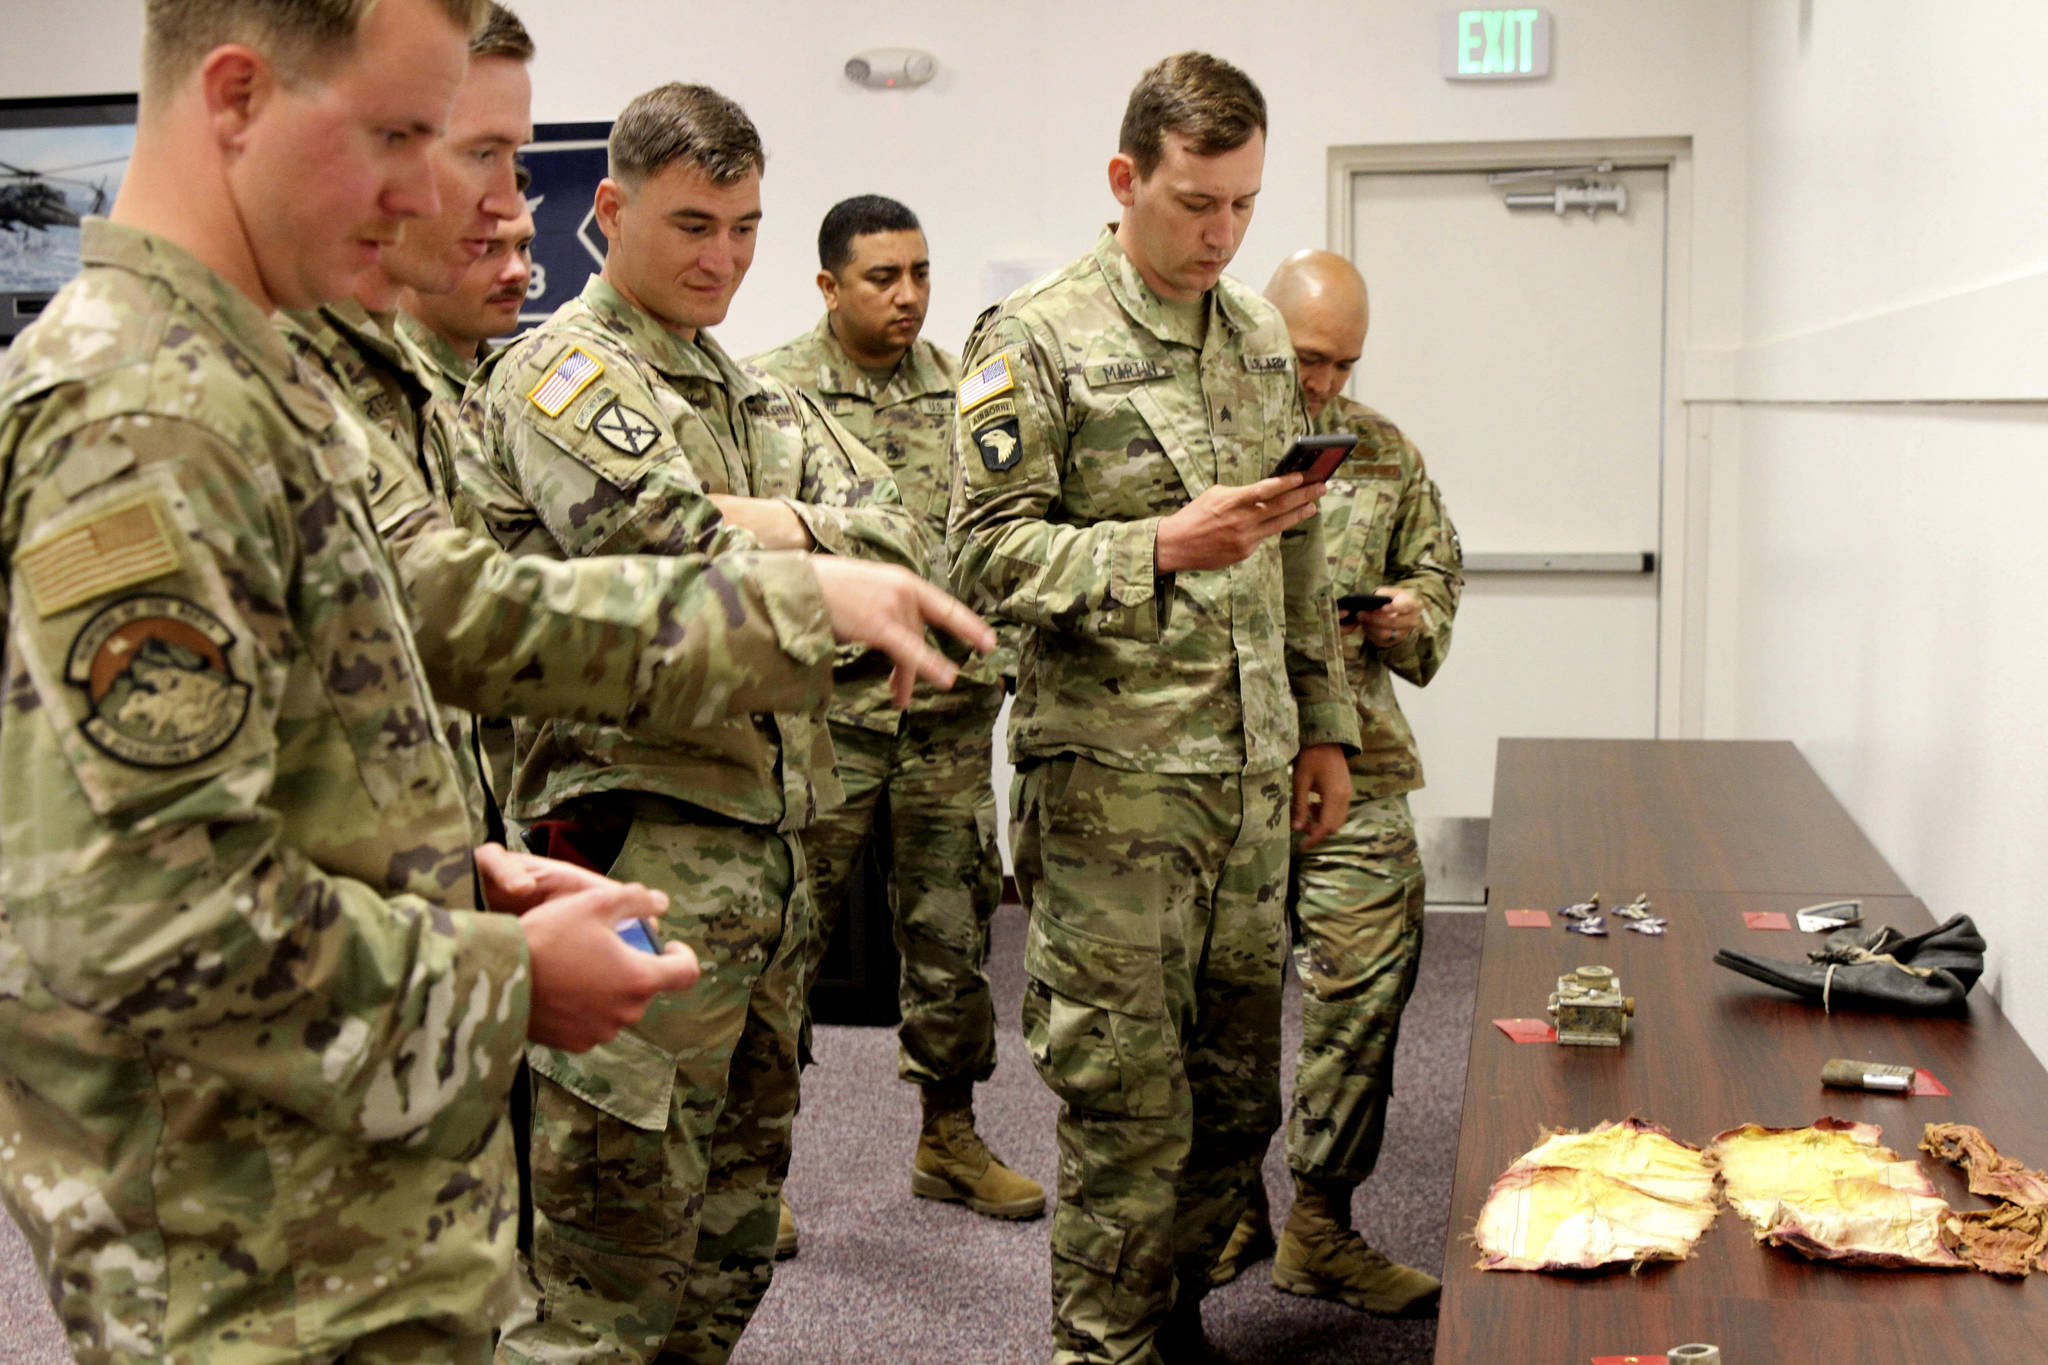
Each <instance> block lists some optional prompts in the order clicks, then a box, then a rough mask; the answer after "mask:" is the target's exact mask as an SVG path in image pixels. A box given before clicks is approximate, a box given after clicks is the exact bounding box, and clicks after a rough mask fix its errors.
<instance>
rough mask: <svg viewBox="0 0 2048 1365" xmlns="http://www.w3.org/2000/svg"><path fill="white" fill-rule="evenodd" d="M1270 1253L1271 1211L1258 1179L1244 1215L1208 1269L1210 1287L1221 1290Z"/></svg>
mask: <svg viewBox="0 0 2048 1365" xmlns="http://www.w3.org/2000/svg"><path fill="white" fill-rule="evenodd" d="M1272 1254H1273V1210H1272V1207H1271V1206H1270V1205H1269V1204H1268V1203H1267V1202H1266V1182H1265V1180H1264V1179H1263V1178H1261V1179H1258V1180H1256V1181H1254V1182H1253V1183H1252V1188H1251V1200H1250V1202H1248V1203H1247V1204H1246V1205H1245V1206H1244V1215H1243V1216H1242V1217H1241V1218H1239V1219H1238V1220H1237V1226H1236V1227H1234V1228H1232V1229H1231V1230H1230V1240H1229V1241H1228V1242H1225V1243H1224V1244H1223V1252H1222V1254H1221V1255H1219V1256H1218V1257H1217V1258H1216V1264H1215V1265H1212V1266H1210V1267H1209V1287H1210V1288H1211V1289H1220V1288H1222V1287H1223V1286H1224V1285H1226V1284H1229V1283H1230V1282H1231V1281H1232V1280H1235V1279H1236V1278H1237V1277H1238V1276H1240V1275H1242V1274H1244V1272H1245V1268H1246V1267H1247V1266H1252V1265H1257V1264H1258V1263H1259V1262H1260V1261H1263V1260H1265V1259H1266V1258H1267V1257H1268V1256H1271V1255H1272Z"/></svg>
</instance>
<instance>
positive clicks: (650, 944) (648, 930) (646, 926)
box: [616, 919, 661, 957]
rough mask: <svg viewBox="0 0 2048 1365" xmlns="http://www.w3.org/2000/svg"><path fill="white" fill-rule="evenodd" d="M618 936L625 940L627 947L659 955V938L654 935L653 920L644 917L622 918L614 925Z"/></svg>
mask: <svg viewBox="0 0 2048 1365" xmlns="http://www.w3.org/2000/svg"><path fill="white" fill-rule="evenodd" d="M616 927H617V929H618V931H619V937H620V938H622V939H624V940H626V944H627V946H628V947H632V948H638V949H639V950H640V951H641V952H643V953H653V954H654V955H655V956H656V957H659V956H661V940H660V938H658V937H657V936H656V933H655V928H654V921H652V920H645V919H622V920H620V921H619V922H618V925H617V926H616Z"/></svg>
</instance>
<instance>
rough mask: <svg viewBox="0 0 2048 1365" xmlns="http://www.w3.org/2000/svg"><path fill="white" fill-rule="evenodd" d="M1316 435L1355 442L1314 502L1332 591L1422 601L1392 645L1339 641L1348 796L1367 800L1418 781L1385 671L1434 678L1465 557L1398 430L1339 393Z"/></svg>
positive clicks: (1411, 742)
mask: <svg viewBox="0 0 2048 1365" xmlns="http://www.w3.org/2000/svg"><path fill="white" fill-rule="evenodd" d="M1316 431H1317V432H1318V433H1323V434H1328V433H1333V432H1339V431H1348V432H1351V433H1352V434H1354V435H1356V436H1357V437H1358V448H1357V449H1356V450H1354V451H1353V452H1352V453H1351V457H1350V458H1349V459H1348V460H1346V461H1345V462H1344V463H1343V465H1341V466H1340V467H1339V468H1338V470H1337V474H1336V477H1335V478H1333V479H1331V480H1330V491H1329V492H1328V493H1326V494H1324V495H1323V502H1322V512H1321V520H1322V522H1323V534H1324V536H1325V537H1326V539H1327V541H1328V544H1329V548H1330V577H1331V579H1332V581H1333V582H1334V583H1335V584H1336V589H1337V592H1338V594H1339V595H1340V596H1341V595H1344V594H1347V593H1369V592H1379V591H1382V590H1384V589H1387V588H1405V589H1406V590H1408V591H1409V592H1412V593H1414V594H1415V595H1416V596H1417V597H1418V598H1420V599H1421V600H1422V624H1421V625H1420V626H1419V627H1418V628H1417V629H1416V632H1415V634H1414V635H1413V636H1411V637H1410V638H1408V639H1406V640H1403V641H1402V642H1401V643H1400V644H1399V645H1398V646H1396V647H1395V648H1393V649H1386V650H1383V649H1376V648H1374V647H1373V646H1372V645H1370V644H1366V643H1364V642H1363V638H1362V636H1347V637H1345V639H1346V642H1347V644H1351V647H1352V650H1353V651H1354V652H1352V653H1350V654H1349V656H1348V657H1347V659H1346V661H1345V666H1346V668H1347V670H1348V671H1349V673H1350V677H1351V691H1352V694H1353V695H1354V696H1355V697H1356V698H1357V701H1358V729H1359V734H1360V738H1361V741H1362V742H1361V743H1360V745H1359V751H1358V753H1357V754H1355V755H1354V756H1353V757H1352V759H1351V785H1352V799H1353V800H1354V801H1376V800H1379V799H1380V798H1382V797H1387V796H1393V795H1395V794H1397V793H1399V792H1408V791H1414V790H1415V789H1416V788H1418V787H1420V786H1421V785H1422V760H1421V758H1420V757H1419V756H1418V755H1417V754H1416V752H1415V735H1414V732H1413V731H1411V730H1410V729H1409V728H1408V718H1407V717H1406V716H1403V715H1402V714H1401V703H1400V701H1399V700H1398V699H1397V698H1396V697H1395V696H1394V684H1393V681H1392V679H1391V677H1390V676H1389V675H1390V674H1396V673H1398V674H1399V675H1400V676H1401V677H1403V678H1405V679H1407V680H1408V681H1409V682H1411V683H1413V684H1415V685H1416V686H1417V687H1422V686H1424V685H1426V684H1427V683H1428V682H1429V680H1430V679H1431V678H1433V677H1435V676H1436V671H1437V669H1438V668H1440V667H1441V666H1442V665H1443V661H1444V656H1445V655H1446V654H1448V653H1450V650H1451V618H1452V617H1453V616H1455V615H1456V614H1457V610H1458V594H1459V593H1460V591H1462V589H1463V588H1464V584H1465V572H1464V559H1463V556H1462V554H1461V552H1460V550H1459V547H1458V532H1457V528H1456V527H1454V526H1452V525H1451V517H1450V514H1449V513H1448V512H1446V511H1445V510H1444V500H1443V495H1442V494H1441V493H1439V492H1438V491H1437V486H1436V482H1435V481H1434V480H1433V479H1431V478H1430V477H1429V472H1428V470H1426V469H1424V468H1423V464H1422V453H1421V452H1420V451H1418V450H1416V448H1415V447H1414V445H1413V444H1411V443H1410V442H1409V440H1408V438H1407V437H1406V436H1403V435H1402V434H1401V430H1400V428H1399V427H1396V426H1395V425H1394V424H1393V423H1392V422H1389V421H1388V420H1387V419H1386V418H1384V417H1382V416H1380V415H1379V414H1378V413H1377V412H1374V411H1373V410H1372V409H1371V408H1369V407H1367V406H1365V404H1363V403H1357V402H1353V401H1352V400H1351V399H1349V398H1346V397H1345V396H1344V395H1343V394H1338V395H1337V396H1336V397H1335V398H1333V399H1331V400H1330V401H1329V403H1328V404H1326V405H1325V406H1324V408H1323V411H1322V413H1321V415H1320V416H1319V417H1318V419H1317V421H1316ZM1354 642H1355V643H1354Z"/></svg>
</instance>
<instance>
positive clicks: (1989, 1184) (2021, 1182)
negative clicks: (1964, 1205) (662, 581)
mask: <svg viewBox="0 0 2048 1365" xmlns="http://www.w3.org/2000/svg"><path fill="white" fill-rule="evenodd" d="M1920 1150H1921V1151H1923V1152H1925V1153H1927V1155H1929V1156H1931V1157H1936V1158H1939V1159H1940V1160H1942V1161H1946V1162H1948V1163H1949V1164H1950V1165H1951V1166H1960V1167H1962V1168H1963V1170H1964V1171H1966V1172H1968V1174H1969V1177H1970V1193H1971V1194H1981V1195H1983V1196H1984V1197H1985V1198H1986V1199H2003V1200H2005V1201H2006V1202H2007V1203H2012V1204H2027V1205H2031V1206H2032V1207H2034V1208H2044V1207H2048V1175H2042V1174H2041V1173H2040V1172H2039V1171H2030V1170H2028V1169H2027V1168H2026V1167H2025V1166H2023V1165H2021V1164H2020V1163H2019V1162H2018V1161H2016V1160H2014V1159H2013V1158H2012V1157H2009V1156H2000V1155H1999V1154H1998V1149H1997V1148H1996V1147H1993V1146H1992V1145H1991V1139H1989V1138H1987V1137H1985V1136H1984V1134H1983V1132H1982V1131H1981V1130H1979V1129H1976V1128H1972V1127H1971V1126H1970V1125H1969V1124H1967V1123H1930V1124H1928V1125H1927V1128H1926V1131H1924V1132H1923V1133H1921V1135H1920Z"/></svg>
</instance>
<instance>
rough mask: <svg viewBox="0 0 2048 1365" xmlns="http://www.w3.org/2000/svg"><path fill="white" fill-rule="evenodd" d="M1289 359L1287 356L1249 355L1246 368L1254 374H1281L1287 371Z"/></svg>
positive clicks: (1245, 360)
mask: <svg viewBox="0 0 2048 1365" xmlns="http://www.w3.org/2000/svg"><path fill="white" fill-rule="evenodd" d="M1288 359H1289V357H1287V356H1285V355H1248V356H1246V357H1245V358H1244V367H1245V368H1246V369H1247V370H1250V371H1251V372H1252V373H1253V374H1281V373H1284V372H1285V371H1286V369H1287V361H1288Z"/></svg>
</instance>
